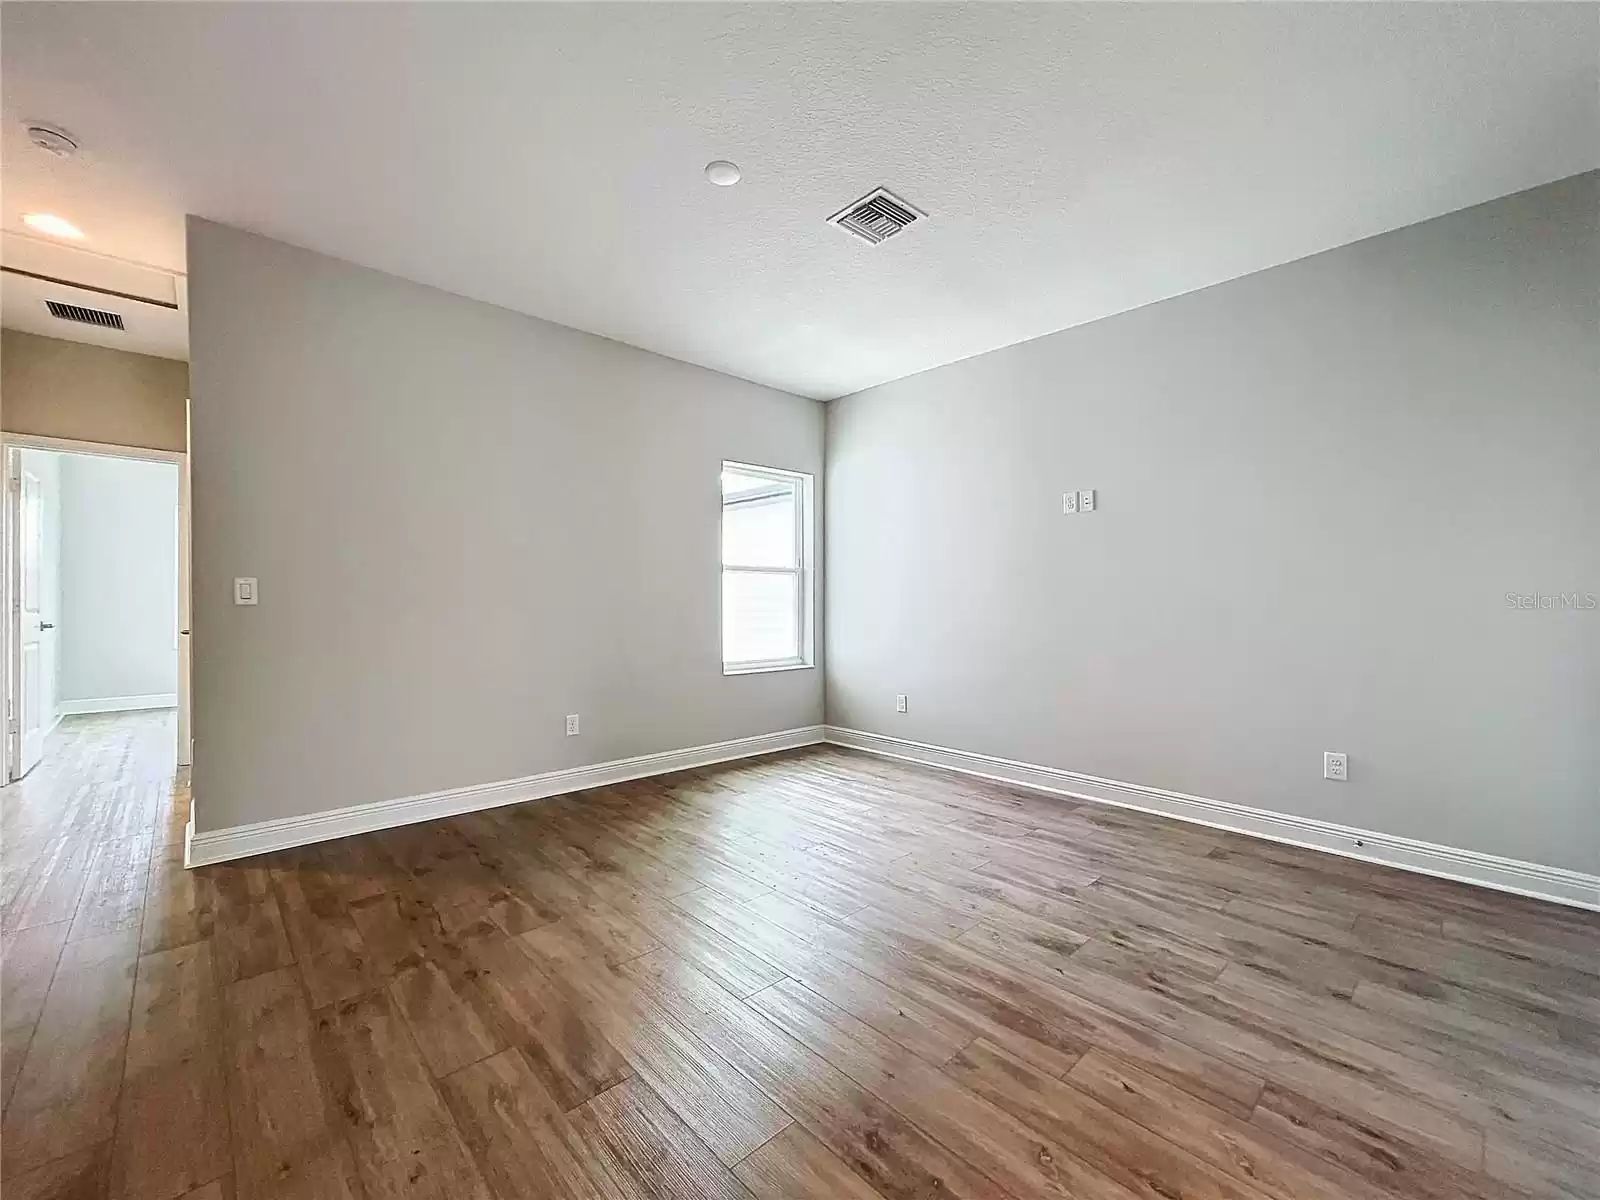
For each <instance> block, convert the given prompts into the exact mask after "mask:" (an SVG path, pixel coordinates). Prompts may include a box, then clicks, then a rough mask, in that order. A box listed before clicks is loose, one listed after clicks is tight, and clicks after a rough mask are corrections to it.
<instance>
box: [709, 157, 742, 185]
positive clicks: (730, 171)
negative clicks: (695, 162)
mask: <svg viewBox="0 0 1600 1200" xmlns="http://www.w3.org/2000/svg"><path fill="white" fill-rule="evenodd" d="M706 178H707V179H709V180H711V182H712V183H714V184H716V185H717V186H718V187H732V186H733V185H734V184H736V183H738V182H739V166H738V164H737V163H731V162H728V161H727V160H726V159H721V158H719V159H717V160H716V162H708V163H707V164H706Z"/></svg>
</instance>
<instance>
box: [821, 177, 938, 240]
mask: <svg viewBox="0 0 1600 1200" xmlns="http://www.w3.org/2000/svg"><path fill="white" fill-rule="evenodd" d="M927 215H928V214H927V213H925V212H923V211H922V210H921V209H918V208H914V207H912V206H911V205H909V204H907V203H906V202H905V201H904V200H902V199H900V197H899V196H896V195H895V194H894V193H893V192H891V191H890V190H889V189H888V188H877V189H875V190H874V191H870V192H868V193H867V194H866V195H865V196H863V197H861V199H859V200H856V201H853V202H851V203H850V204H847V205H845V206H844V207H843V208H841V209H840V210H839V211H838V212H836V213H834V214H833V216H831V217H829V218H828V224H830V225H837V226H838V227H839V228H840V229H843V230H845V231H847V232H849V233H853V234H854V235H855V236H856V237H858V238H860V239H861V240H862V241H864V242H871V243H872V244H873V245H877V244H878V243H879V242H886V241H888V240H889V239H890V238H892V237H893V236H894V235H895V234H897V233H899V232H900V231H901V230H902V229H904V228H905V227H906V226H907V225H910V224H911V223H912V222H913V221H920V220H922V219H923V218H925V217H926V216H927Z"/></svg>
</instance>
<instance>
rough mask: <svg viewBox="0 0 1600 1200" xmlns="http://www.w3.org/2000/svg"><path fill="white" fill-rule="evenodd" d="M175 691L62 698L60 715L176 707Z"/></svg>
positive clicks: (176, 697)
mask: <svg viewBox="0 0 1600 1200" xmlns="http://www.w3.org/2000/svg"><path fill="white" fill-rule="evenodd" d="M177 707H178V693H177V692H155V693H153V694H152V695H149V696H102V697H101V698H99V699H97V700H63V701H61V715H62V716H64V717H75V716H80V715H82V714H83V713H108V712H136V711H137V710H139V709H142V708H177Z"/></svg>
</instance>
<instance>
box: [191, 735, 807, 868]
mask: <svg viewBox="0 0 1600 1200" xmlns="http://www.w3.org/2000/svg"><path fill="white" fill-rule="evenodd" d="M822 733H823V731H822V726H820V725H808V726H804V727H802V728H799V729H785V730H782V731H780V732H778V733H763V734H758V735H757V736H755V737H747V738H736V739H735V740H733V741H731V742H713V743H711V744H710V745H706V746H690V747H688V748H687V749H684V750H667V751H664V752H663V753H660V754H641V755H639V756H637V757H635V758H619V759H614V760H613V761H611V762H603V763H594V764H592V765H590V766H587V767H569V768H567V769H566V770H561V771H546V772H544V773H543V774H540V775H528V776H526V777H524V778H522V779H507V780H503V781H502V782H500V783H484V784H478V785H476V786H474V787H462V788H451V789H450V790H448V791H443V792H428V793H426V794H424V795H421V796H406V797H404V798H402V799H399V800H379V801H376V802H374V803H371V804H356V805H352V806H350V807H349V808H337V809H332V810H330V811H328V812H319V813H307V814H305V815H304V816H298V817H283V818H280V819H278V820H275V821H260V822H257V823H255V824H252V825H235V826H233V827H232V828H229V829H208V830H204V831H197V830H194V829H193V822H192V820H191V823H190V832H189V835H188V845H187V848H186V850H185V855H184V862H185V863H186V864H187V865H188V866H191V867H203V866H207V865H209V864H211V863H220V862H229V861H231V860H232V859H236V858H249V857H250V856H251V855H254V854H266V853H267V852H268V851H272V850H287V849H289V848H290V847H292V846H305V845H309V844H311V843H313V842H326V841H330V840H331V839H333V838H342V837H350V836H351V835H353V834H357V833H373V832H376V831H377V830H380V829H393V828H395V827H396V826H399V825H411V824H415V823H416V822H418V821H432V820H435V819H437V818H439V817H454V816H459V815H461V814H462V813H470V812H479V811H481V810H483V809H486V808H499V807H501V806H502V805H506V804H521V803H523V802H524V801H528V800H542V799H543V798H544V797H546V796H558V795H561V794H562V793H564V792H577V791H582V790H583V789H584V788H593V787H606V786H608V785H610V784H613V783H623V782H625V781H626V780H629V779H642V778H644V777H645V776H647V775H664V774H666V773H668V772H669V771H686V770H689V769H691V768H693V767H707V766H710V765H711V764H713V763H719V762H727V761H729V760H731V759H736V758H750V757H752V756H753V755H757V754H771V753H772V752H773V751H776V750H792V749H794V748H795V747H797V746H812V745H815V744H816V743H818V742H820V741H822V740H823V737H822Z"/></svg>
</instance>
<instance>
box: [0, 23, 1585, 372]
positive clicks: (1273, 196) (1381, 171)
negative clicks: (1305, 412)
mask: <svg viewBox="0 0 1600 1200" xmlns="http://www.w3.org/2000/svg"><path fill="white" fill-rule="evenodd" d="M0 22H3V26H4V28H3V42H0V45H3V64H0V65H3V73H4V110H5V116H6V127H5V135H4V139H5V140H4V143H3V155H4V205H3V222H4V225H5V227H6V228H8V229H15V228H17V220H18V218H19V216H20V215H21V213H23V212H25V211H32V210H38V209H47V210H51V211H55V212H59V213H61V214H62V215H64V216H67V217H69V218H70V219H72V220H73V221H75V222H77V223H78V224H79V225H80V226H82V227H83V228H84V229H85V230H86V231H87V232H88V233H89V235H90V237H91V239H92V244H93V246H94V247H95V248H96V249H99V250H102V251H104V252H106V253H110V254H114V255H118V256H121V257H123V258H130V259H135V260H138V261H143V262H149V263H152V264H155V265H159V266H163V267H169V268H177V269H181V267H182V259H183V214H184V213H185V212H186V211H188V212H194V213H199V214H201V215H203V216H206V217H210V218H212V219H215V220H219V221H225V222H228V223H231V224H235V225H240V226H243V227H245V228H247V229H252V230H256V231H258V232H261V233H265V234H269V235H271V236H274V237H279V238H283V239H285V240H287V241H291V242H295V243H298V244H300V245H304V246H308V247H311V248H313V249H316V250H321V251H324V252H326V253H329V254H334V255H338V256H339V257H342V258H346V259H350V260H353V261H355V262H359V263H364V264H366V265H369V266H374V267H379V268H382V269H384V270H387V271H392V272H394V273H395V274H398V275H403V276H406V277H409V278H412V279H417V280H421V281H423V282H426V283H431V284H435V285H437V286H439V287H443V288H447V289H449V290H451V291H454V292H459V293H461V294H463V295H467V296H473V297H476V298H479V299H482V300H488V301H491V302H494V303H496V304H501V305H504V306H506V307H508V308H513V309H518V310H521V311H523V312H528V313H533V314H536V315H538V316H542V317H548V318H550V319H551V320H555V321H560V322H563V323H565V324H568V325H574V326H577V327H579V328H581V329H588V330H592V331H594V332H597V333H601V334H605V335H607V336H609V337H614V338H617V339H620V340H622V341H625V342H631V343H633V344H635V345H638V346H644V347H646V348H648V349H651V350H656V351H659V352H661V353H663V354H668V355H672V356H674V357H677V358H682V359H687V360H689V361H691V362H696V363H701V364H704V365H706V366H709V367H714V368H716V369H718V370H722V371H727V372H729V373H731V374H734V375H740V376H744V377H746V378H749V379H754V380H758V381H760V382H762V383H767V384H772V385H774V386H776V387H780V388H784V389H786V390H789V391H793V392H797V393H800V394H802V395H808V396H817V397H832V396H838V395H842V394H845V393H848V392H852V391H855V390H858V389H860V388H862V387H866V386H868V385H870V384H874V383H878V382H881V381H884V380H888V379H893V378H897V377H900V376H903V375H907V374H910V373H913V372H916V371H920V370H924V369H926V368H928V367H932V366H936V365H938V364H940V363H945V362H950V361H952V360H954V359H958V358H963V357H966V356H969V355H972V354H977V353H981V352H982V351H985V350H990V349H994V348H996V347H998V346H1003V345H1007V344H1009V343H1013V342H1017V341H1021V340H1024V339H1027V338H1032V337H1036V336H1038V335H1040V334H1044V333H1048V332H1050V331H1052V330H1056V329H1061V328H1064V327H1066V326H1069V325H1073V324H1078V323H1080V322H1083V321H1088V320H1093V319H1095V318H1097V317H1101V316H1105V315H1107V314H1110V313H1113V312H1118V311H1121V310H1123V309H1127V308H1130V307H1134V306H1137V305H1140V304H1145V303H1149V302H1150V301H1153V300H1157V299H1160V298H1163V297H1166V296H1171V295H1175V294H1178V293H1180V292H1185V291H1189V290H1192V289H1194V288H1197V287H1203V286H1205V285H1207V284H1211V283H1216V282H1219V281H1221V280H1224V279H1228V278H1232V277H1235V276H1238V275H1241V274H1245V273H1247V272H1250V271H1254V270H1258V269H1260V268H1262V267H1266V266H1270V265H1273V264H1275V263H1280V262H1284V261H1287V260H1289V259H1293V258H1297V257H1300V256H1303V255H1306V254H1309V253H1313V252H1315V251H1318V250H1322V249H1326V248H1328V247H1331V246H1335V245H1340V244H1343V243H1346V242H1349V241H1353V240H1355V239H1357V238H1360V237H1364V236H1367V235H1370V234H1373V233H1377V232H1381V231H1383V230H1386V229H1392V228H1395V227H1397V226H1400V225H1404V224H1409V223H1411V222H1414V221H1417V220H1421V219H1424V218H1427V217H1430V216H1434V215H1437V214H1439V213H1443V212H1447V211H1450V210H1452V209H1456V208H1460V207H1463V206H1465V205H1469V204H1473V203H1477V202H1479V201H1483V200H1487V199H1490V198H1492V197H1494V196H1498V195H1503V194H1505V193H1508V192H1512V191H1517V190H1519V189H1521V188H1525V187H1530V186H1533V185H1535V184H1539V183H1542V182H1546V181H1548V180H1550V179H1555V178H1559V177H1562V176H1565V175H1570V174H1574V173H1576V172H1578V171H1582V170H1586V169H1589V168H1593V167H1595V166H1596V165H1600V105H1597V102H1596V100H1597V94H1600V92H1597V89H1600V22H1597V21H1596V19H1595V12H1594V8H1593V6H1591V5H1586V4H1584V5H1560V4H1551V5H1539V4H1535V5H1527V6H1523V5H1515V4H1483V5H1475V4H1467V5H1456V4H1431V3H1423V4H1415V5H1413V4H1373V5H1367V4H1329V5H1308V6H1301V5H1273V4H1245V5H1232V4H1221V5H1210V4H1193V5H1159V4H1158V5H1119V4H1086V5H1025V6H1011V5H991V4H967V5H921V4H884V5H867V4H859V5H851V4H837V5H836V4H818V5H776V4H755V5H749V6H744V5H717V4H674V3H656V4H625V5H617V6H610V5H601V4H590V5H578V4H532V5H510V4H505V5H480V4H471V3H459V4H432V5H401V4H350V5H335V4H205V5H197V4H175V5H168V4H161V3H146V4H111V5H101V4H76V3H69V4H38V3H34V4H15V3H11V4H6V5H4V7H3V9H0ZM40 118H44V119H48V120H52V121H55V122H58V123H60V124H61V125H64V126H65V127H67V128H68V129H70V130H71V131H72V132H74V133H75V134H77V135H78V136H79V137H80V138H81V139H82V141H83V143H84V146H85V149H86V153H85V154H84V155H83V156H81V157H80V159H78V160H76V161H73V162H67V163H60V162H57V161H55V160H52V159H49V158H47V157H45V156H44V155H42V154H40V153H38V152H36V151H33V150H31V148H29V147H28V146H27V144H26V142H25V140H24V138H23V136H22V134H21V130H20V123H21V122H22V121H24V120H29V119H40ZM713 158H730V159H733V160H734V161H736V162H737V163H739V165H740V166H741V167H743V169H744V182H742V183H741V184H739V185H738V186H737V187H733V188H715V187H711V186H710V185H708V184H707V183H706V181H705V180H704V178H703V177H702V176H701V173H700V172H701V168H702V166H703V165H704V164H705V163H706V162H707V161H708V160H710V159H713ZM880 184H882V185H887V186H888V187H890V188H892V189H893V190H895V191H896V192H898V193H899V194H901V195H903V196H904V197H905V198H906V199H908V200H910V201H911V202H913V203H914V204H917V205H918V206H920V207H922V208H923V209H925V210H926V211H927V212H928V213H929V214H930V217H929V219H928V220H927V221H926V222H925V223H921V224H919V225H918V226H916V227H913V228H912V229H911V230H910V231H908V232H906V233H905V234H903V235H901V236H900V237H898V238H896V239H895V240H893V241H891V242H889V243H886V244H884V245H882V246H878V247H871V246H867V245H864V244H862V243H859V242H857V241H855V240H853V239H852V238H850V237H849V236H848V235H846V234H844V233H842V232H840V231H839V230H837V229H834V228H831V227H829V226H828V225H826V224H825V223H824V221H825V219H826V218H827V217H828V216H829V215H830V214H832V213H833V212H835V211H836V210H837V209H838V208H840V207H841V206H842V205H843V204H845V203H847V202H848V201H850V200H851V199H853V198H855V197H856V196H858V195H859V194H861V193H863V192H865V191H867V190H868V189H870V188H872V187H874V186H877V185H880Z"/></svg>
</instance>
